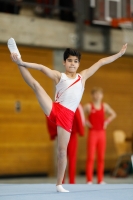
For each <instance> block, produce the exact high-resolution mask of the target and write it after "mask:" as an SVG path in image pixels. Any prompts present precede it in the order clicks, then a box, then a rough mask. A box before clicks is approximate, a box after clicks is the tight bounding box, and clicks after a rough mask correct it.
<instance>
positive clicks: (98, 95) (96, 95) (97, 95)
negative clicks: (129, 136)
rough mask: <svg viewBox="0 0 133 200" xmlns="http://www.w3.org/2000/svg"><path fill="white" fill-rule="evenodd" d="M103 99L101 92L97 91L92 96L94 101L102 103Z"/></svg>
mask: <svg viewBox="0 0 133 200" xmlns="http://www.w3.org/2000/svg"><path fill="white" fill-rule="evenodd" d="M102 99H103V93H102V92H101V91H96V92H94V93H93V94H92V100H93V101H98V102H101V101H102Z"/></svg>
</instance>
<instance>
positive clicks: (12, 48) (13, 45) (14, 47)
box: [7, 38, 21, 58]
mask: <svg viewBox="0 0 133 200" xmlns="http://www.w3.org/2000/svg"><path fill="white" fill-rule="evenodd" d="M7 46H8V48H9V51H10V52H11V53H16V54H17V56H18V58H21V55H20V53H19V50H18V48H17V45H16V42H15V40H14V39H13V38H10V39H9V40H8V42H7Z"/></svg>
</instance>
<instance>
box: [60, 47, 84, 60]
mask: <svg viewBox="0 0 133 200" xmlns="http://www.w3.org/2000/svg"><path fill="white" fill-rule="evenodd" d="M69 56H76V57H77V58H78V60H79V61H80V59H81V53H80V52H79V51H78V50H75V49H71V48H67V49H66V50H65V51H64V56H63V57H64V61H66V59H67V58H68V57H69Z"/></svg>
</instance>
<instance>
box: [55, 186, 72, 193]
mask: <svg viewBox="0 0 133 200" xmlns="http://www.w3.org/2000/svg"><path fill="white" fill-rule="evenodd" d="M56 190H57V192H69V191H68V190H65V189H64V188H63V187H62V185H56Z"/></svg>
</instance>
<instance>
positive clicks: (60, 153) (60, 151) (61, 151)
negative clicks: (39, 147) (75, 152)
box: [57, 147, 67, 160]
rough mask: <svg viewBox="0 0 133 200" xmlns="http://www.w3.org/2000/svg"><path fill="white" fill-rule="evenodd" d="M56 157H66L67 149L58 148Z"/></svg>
mask: <svg viewBox="0 0 133 200" xmlns="http://www.w3.org/2000/svg"><path fill="white" fill-rule="evenodd" d="M57 155H58V159H60V160H62V159H64V158H66V157H67V149H66V148H61V147H60V148H58V152H57Z"/></svg>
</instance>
